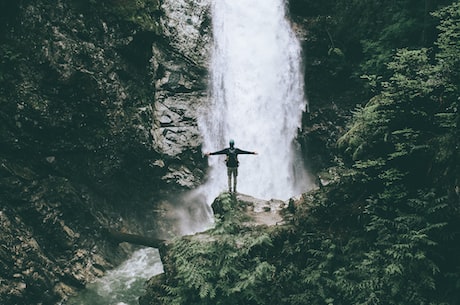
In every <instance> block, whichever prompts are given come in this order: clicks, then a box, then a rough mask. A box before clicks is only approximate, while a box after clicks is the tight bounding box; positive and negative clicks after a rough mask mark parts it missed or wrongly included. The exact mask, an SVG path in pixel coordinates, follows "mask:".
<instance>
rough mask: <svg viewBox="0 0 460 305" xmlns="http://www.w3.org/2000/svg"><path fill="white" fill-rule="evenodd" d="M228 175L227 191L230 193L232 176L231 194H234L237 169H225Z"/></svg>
mask: <svg viewBox="0 0 460 305" xmlns="http://www.w3.org/2000/svg"><path fill="white" fill-rule="evenodd" d="M227 175H228V191H229V192H232V176H233V192H234V193H236V177H237V176H238V167H227Z"/></svg>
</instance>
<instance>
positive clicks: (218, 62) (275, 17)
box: [199, 0, 310, 200]
mask: <svg viewBox="0 0 460 305" xmlns="http://www.w3.org/2000/svg"><path fill="white" fill-rule="evenodd" d="M212 10H213V18H212V19H213V35H214V49H213V54H212V63H211V92H210V102H209V106H208V107H207V109H206V110H205V111H203V114H202V116H201V117H200V120H199V127H200V129H201V131H202V134H203V136H204V146H203V149H204V150H205V151H215V150H220V149H222V148H224V147H227V146H228V141H229V139H234V140H235V146H236V147H239V148H241V149H244V150H249V151H257V152H258V155H257V156H253V155H241V156H240V157H239V160H240V167H239V175H238V192H241V193H246V194H249V195H252V196H255V197H259V198H263V199H271V198H277V199H283V200H286V199H288V198H290V197H292V196H294V195H297V194H299V193H301V192H302V191H306V190H308V189H309V187H310V182H309V179H308V176H307V174H306V172H305V170H304V166H303V163H302V161H301V158H299V156H298V147H297V146H296V145H295V142H294V140H295V137H296V134H297V132H298V128H299V127H300V123H301V117H302V112H303V111H304V110H305V108H306V105H307V103H306V99H305V96H304V91H303V82H304V80H303V74H302V69H301V47H300V44H299V41H298V40H297V38H296V37H295V34H294V32H293V30H292V29H291V27H290V24H289V22H288V21H287V20H286V18H285V4H284V1H283V0H251V1H247V0H219V1H214V2H213V7H212ZM209 164H210V173H209V181H208V183H206V185H205V186H204V188H205V189H206V191H207V193H208V196H209V197H210V198H214V197H216V195H217V194H218V193H219V192H221V191H223V190H225V189H226V185H227V182H226V181H227V180H226V179H227V177H226V169H225V165H224V163H223V159H222V158H221V157H217V156H214V157H210V158H209Z"/></svg>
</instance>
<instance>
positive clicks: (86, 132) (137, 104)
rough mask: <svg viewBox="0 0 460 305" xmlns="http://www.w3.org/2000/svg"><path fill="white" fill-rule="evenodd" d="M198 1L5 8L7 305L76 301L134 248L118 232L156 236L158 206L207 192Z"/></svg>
mask: <svg viewBox="0 0 460 305" xmlns="http://www.w3.org/2000/svg"><path fill="white" fill-rule="evenodd" d="M195 4H196V3H195ZM195 4H194V3H192V1H162V3H161V4H160V3H158V2H157V1H112V2H111V3H110V5H109V3H107V4H106V3H97V2H96V1H91V0H88V1H55V2H53V3H51V2H47V1H27V0H24V1H17V2H10V3H2V4H1V5H0V26H1V29H2V31H1V33H0V36H1V37H0V39H1V42H2V44H1V45H0V66H1V67H0V83H1V85H0V104H1V107H0V116H1V119H0V130H1V132H0V147H1V149H0V158H1V160H0V161H1V164H0V189H1V192H0V219H1V222H2V226H1V232H0V239H1V244H2V246H1V250H0V266H1V268H0V282H1V284H2V285H1V288H0V303H2V304H39V303H43V304H52V303H54V302H58V300H60V299H62V298H65V297H66V296H67V295H68V294H69V293H71V292H72V290H73V289H75V288H79V287H83V286H84V285H85V283H86V282H87V281H89V280H91V279H92V278H94V277H96V276H100V275H101V274H102V273H103V272H104V271H105V270H106V269H108V268H111V267H112V266H114V265H115V264H118V263H119V262H120V261H121V260H122V259H124V258H125V257H126V254H127V253H128V252H129V251H130V248H129V247H128V246H127V245H125V244H122V246H119V245H118V244H117V243H116V242H114V241H112V240H111V239H110V236H109V235H108V234H107V230H108V229H115V230H121V231H123V230H124V231H130V232H135V233H136V232H137V233H142V232H146V231H148V232H153V233H154V232H155V231H156V230H157V229H158V227H159V226H160V225H161V224H158V223H157V222H156V219H155V214H154V213H151V214H150V213H149V212H150V211H153V210H154V209H155V206H156V203H157V202H159V201H160V200H161V199H162V198H164V197H166V196H168V194H170V193H171V192H174V193H177V192H181V191H183V190H186V189H188V188H190V187H193V186H195V185H197V184H198V183H199V182H200V179H201V178H202V177H203V169H204V168H205V163H204V161H203V159H202V157H201V151H200V136H199V132H198V128H197V124H196V113H195V112H196V111H197V110H198V109H199V105H200V103H203V102H204V100H205V97H206V85H207V78H206V71H207V68H206V62H207V58H206V56H207V53H206V52H207V51H206V50H207V49H208V48H207V46H206V45H207V43H208V42H209V39H207V38H206V37H209V33H208V32H207V31H209V27H208V26H207V23H208V15H207V11H208V9H207V7H208V4H207V3H206V2H204V1H203V2H200V3H199V5H195ZM197 10H198V11H197ZM191 37H195V39H194V40H193V39H190V38H191ZM203 37H204V38H203ZM184 41H187V43H184Z"/></svg>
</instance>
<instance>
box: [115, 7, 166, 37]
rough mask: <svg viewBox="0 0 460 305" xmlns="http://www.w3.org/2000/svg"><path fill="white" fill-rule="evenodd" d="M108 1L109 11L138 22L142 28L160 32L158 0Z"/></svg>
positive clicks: (124, 18)
mask: <svg viewBox="0 0 460 305" xmlns="http://www.w3.org/2000/svg"><path fill="white" fill-rule="evenodd" d="M108 2H109V3H106V8H107V9H108V11H109V12H111V13H113V14H115V15H116V16H117V17H119V18H121V19H122V20H124V21H128V22H132V23H135V24H137V25H138V26H139V27H140V28H141V29H142V30H144V31H149V32H155V33H157V34H158V33H159V32H160V25H159V22H158V21H159V16H160V2H159V1H158V0H112V1H108Z"/></svg>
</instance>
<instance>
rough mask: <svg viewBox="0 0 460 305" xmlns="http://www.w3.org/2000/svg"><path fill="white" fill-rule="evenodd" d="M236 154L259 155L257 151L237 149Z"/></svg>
mask: <svg viewBox="0 0 460 305" xmlns="http://www.w3.org/2000/svg"><path fill="white" fill-rule="evenodd" d="M236 153H237V154H239V155H257V152H255V151H247V150H242V149H239V148H237V149H236Z"/></svg>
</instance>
